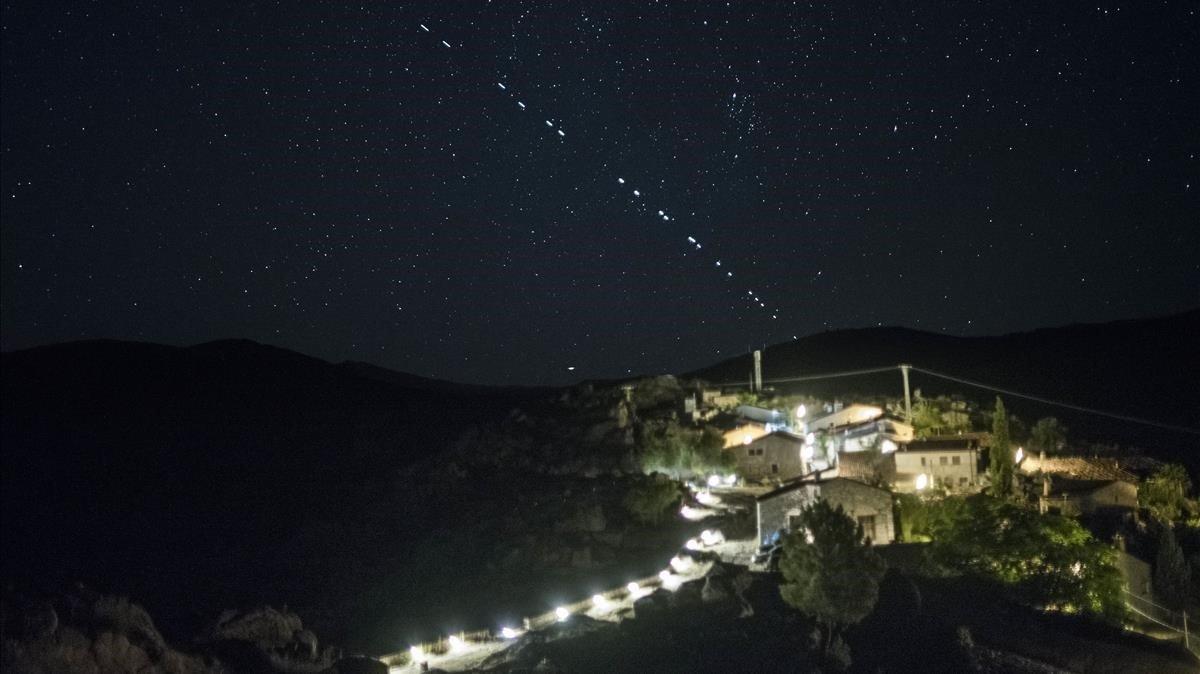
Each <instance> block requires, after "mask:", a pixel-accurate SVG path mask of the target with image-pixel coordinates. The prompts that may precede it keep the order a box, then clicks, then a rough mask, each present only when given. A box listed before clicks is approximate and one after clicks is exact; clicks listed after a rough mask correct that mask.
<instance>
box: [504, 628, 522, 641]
mask: <svg viewBox="0 0 1200 674" xmlns="http://www.w3.org/2000/svg"><path fill="white" fill-rule="evenodd" d="M519 634H520V632H518V631H516V630H514V629H513V628H511V627H505V628H503V629H501V630H500V636H502V637H504V638H505V639H516V638H517V635H519Z"/></svg>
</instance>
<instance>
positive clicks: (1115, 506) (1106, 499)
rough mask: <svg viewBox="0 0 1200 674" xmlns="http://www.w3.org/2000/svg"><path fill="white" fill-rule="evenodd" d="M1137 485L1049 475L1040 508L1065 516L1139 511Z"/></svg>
mask: <svg viewBox="0 0 1200 674" xmlns="http://www.w3.org/2000/svg"><path fill="white" fill-rule="evenodd" d="M1137 507H1138V499H1137V485H1135V484H1133V483H1132V482H1127V481H1125V480H1077V479H1072V478H1065V477H1058V476H1050V475H1046V476H1043V478H1042V494H1041V496H1040V497H1039V498H1038V510H1040V511H1041V512H1057V513H1060V514H1063V515H1072V516H1074V515H1092V514H1095V513H1097V512H1104V511H1107V512H1113V511H1122V510H1124V511H1130V512H1132V511H1135V510H1137Z"/></svg>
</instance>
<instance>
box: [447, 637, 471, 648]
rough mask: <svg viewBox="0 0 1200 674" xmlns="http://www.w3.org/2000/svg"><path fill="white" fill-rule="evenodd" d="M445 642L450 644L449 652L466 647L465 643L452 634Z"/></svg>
mask: <svg viewBox="0 0 1200 674" xmlns="http://www.w3.org/2000/svg"><path fill="white" fill-rule="evenodd" d="M446 641H448V642H449V643H450V650H454V651H460V650H462V649H464V648H466V647H467V642H465V641H463V640H462V639H461V638H459V637H457V636H455V635H453V634H452V635H450V638H449V639H447V640H446Z"/></svg>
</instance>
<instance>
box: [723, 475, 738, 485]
mask: <svg viewBox="0 0 1200 674" xmlns="http://www.w3.org/2000/svg"><path fill="white" fill-rule="evenodd" d="M735 484H737V475H734V474H733V473H730V474H729V475H726V476H725V486H727V487H732V486H733V485H735Z"/></svg>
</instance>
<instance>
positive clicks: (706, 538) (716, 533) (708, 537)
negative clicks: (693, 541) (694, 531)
mask: <svg viewBox="0 0 1200 674" xmlns="http://www.w3.org/2000/svg"><path fill="white" fill-rule="evenodd" d="M700 541H701V542H703V543H704V544H705V545H709V546H711V545H717V544H718V543H724V542H725V534H723V533H721V530H720V529H705V530H704V531H701V532H700Z"/></svg>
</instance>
